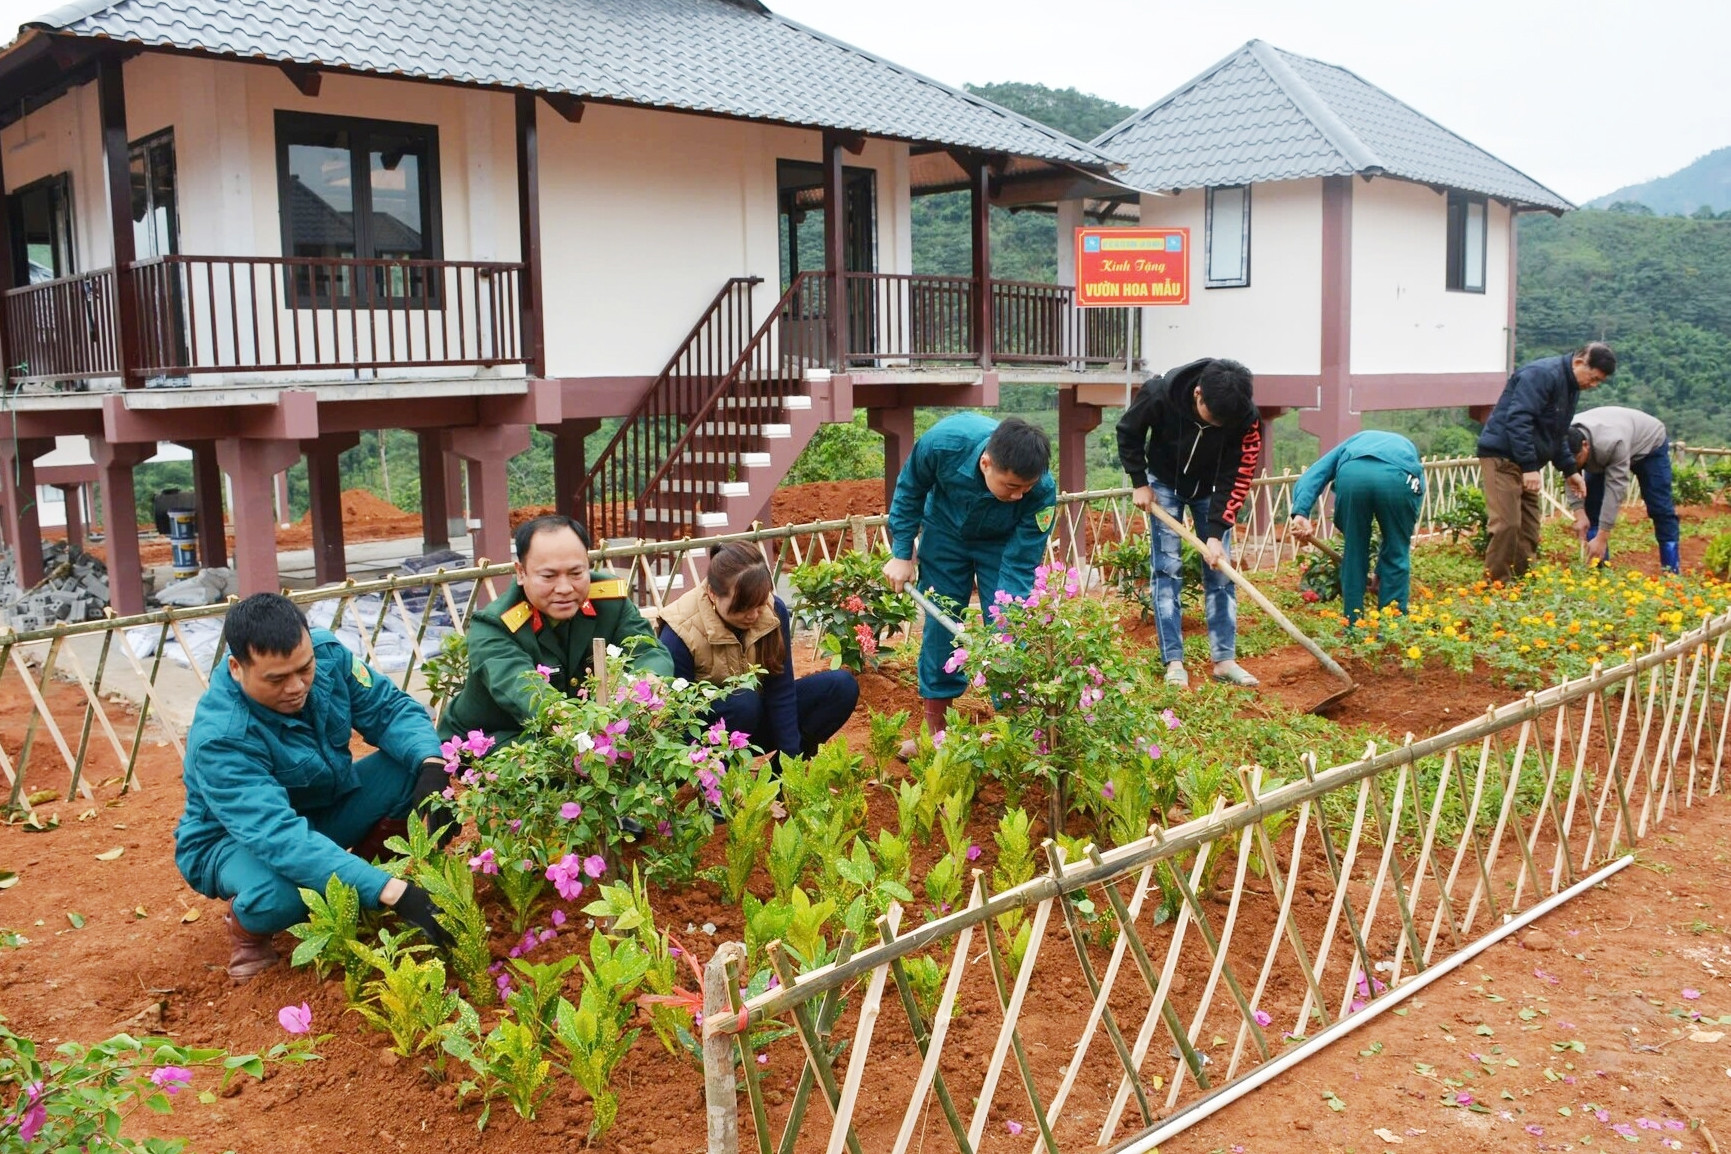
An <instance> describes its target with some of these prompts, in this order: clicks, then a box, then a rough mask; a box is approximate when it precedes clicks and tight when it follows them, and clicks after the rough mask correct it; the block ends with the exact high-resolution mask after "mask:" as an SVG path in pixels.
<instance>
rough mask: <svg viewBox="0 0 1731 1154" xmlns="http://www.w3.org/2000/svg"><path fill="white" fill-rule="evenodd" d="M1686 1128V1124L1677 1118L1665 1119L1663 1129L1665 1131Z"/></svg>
mask: <svg viewBox="0 0 1731 1154" xmlns="http://www.w3.org/2000/svg"><path fill="white" fill-rule="evenodd" d="M1687 1127H1688V1123H1686V1122H1683V1121H1681V1120H1679V1119H1677V1118H1667V1119H1665V1129H1667V1130H1683V1129H1686V1128H1687Z"/></svg>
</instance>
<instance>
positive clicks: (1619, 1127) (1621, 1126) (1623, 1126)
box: [1611, 1122, 1640, 1138]
mask: <svg viewBox="0 0 1731 1154" xmlns="http://www.w3.org/2000/svg"><path fill="white" fill-rule="evenodd" d="M1611 1132H1612V1133H1613V1134H1621V1135H1622V1136H1623V1137H1625V1138H1638V1137H1640V1135H1638V1134H1636V1133H1635V1128H1634V1127H1633V1126H1631V1125H1629V1124H1628V1123H1627V1122H1618V1123H1617V1124H1616V1125H1614V1126H1612V1127H1611Z"/></svg>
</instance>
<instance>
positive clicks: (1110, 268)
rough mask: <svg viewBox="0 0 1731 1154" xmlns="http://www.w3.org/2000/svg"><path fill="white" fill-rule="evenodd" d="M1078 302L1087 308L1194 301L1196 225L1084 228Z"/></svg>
mask: <svg viewBox="0 0 1731 1154" xmlns="http://www.w3.org/2000/svg"><path fill="white" fill-rule="evenodd" d="M1076 303H1077V304H1078V305H1080V306H1082V307H1083V308H1099V307H1101V306H1106V305H1110V306H1114V307H1117V308H1123V307H1125V306H1126V305H1129V306H1138V305H1187V304H1189V303H1190V230H1189V229H1187V228H1079V229H1077V230H1076Z"/></svg>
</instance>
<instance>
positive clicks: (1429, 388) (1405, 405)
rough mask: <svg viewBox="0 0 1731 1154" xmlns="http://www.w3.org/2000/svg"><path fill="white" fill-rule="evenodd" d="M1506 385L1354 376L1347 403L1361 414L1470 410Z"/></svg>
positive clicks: (1481, 379)
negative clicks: (1459, 408) (1458, 408)
mask: <svg viewBox="0 0 1731 1154" xmlns="http://www.w3.org/2000/svg"><path fill="white" fill-rule="evenodd" d="M1259 383H1260V382H1259ZM1506 383H1507V375H1506V374H1504V373H1501V372H1488V373H1354V374H1353V375H1352V377H1351V378H1350V384H1351V393H1350V400H1351V403H1352V409H1353V411H1354V412H1361V413H1362V412H1369V411H1371V410H1373V409H1442V408H1451V407H1453V406H1456V405H1467V406H1472V405H1480V404H1486V403H1494V402H1495V401H1496V399H1497V397H1499V396H1500V395H1501V394H1502V390H1503V385H1504V384H1506ZM1260 399H1261V398H1260V397H1259V398H1258V400H1260Z"/></svg>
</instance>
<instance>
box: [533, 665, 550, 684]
mask: <svg viewBox="0 0 1731 1154" xmlns="http://www.w3.org/2000/svg"><path fill="white" fill-rule="evenodd" d="M535 672H536V673H539V674H540V675H541V678H542V680H544V681H551V680H552V679H553V667H552V666H551V665H536V666H535Z"/></svg>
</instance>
